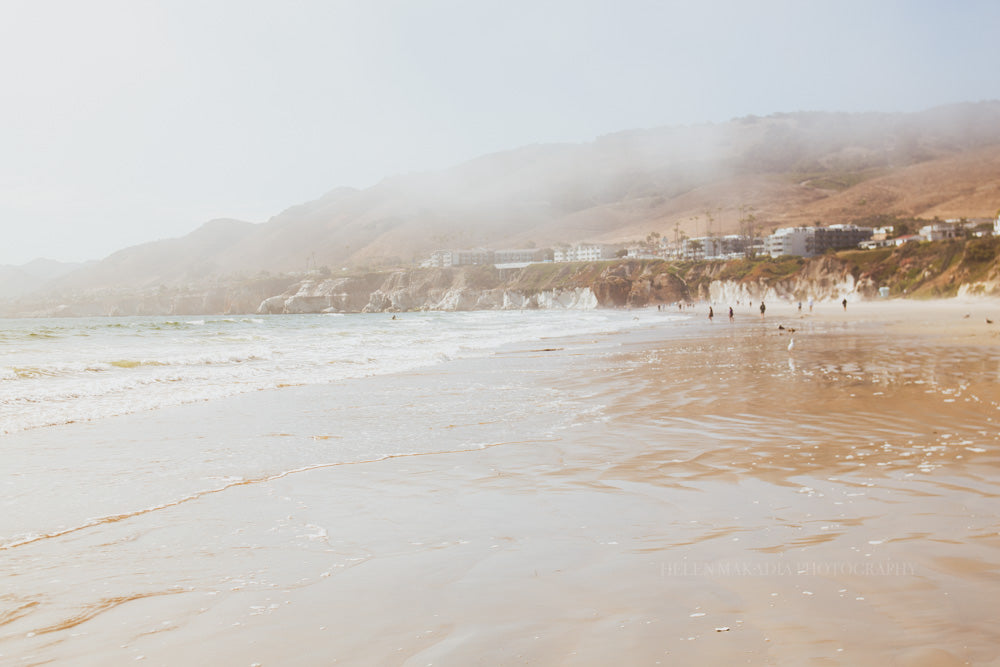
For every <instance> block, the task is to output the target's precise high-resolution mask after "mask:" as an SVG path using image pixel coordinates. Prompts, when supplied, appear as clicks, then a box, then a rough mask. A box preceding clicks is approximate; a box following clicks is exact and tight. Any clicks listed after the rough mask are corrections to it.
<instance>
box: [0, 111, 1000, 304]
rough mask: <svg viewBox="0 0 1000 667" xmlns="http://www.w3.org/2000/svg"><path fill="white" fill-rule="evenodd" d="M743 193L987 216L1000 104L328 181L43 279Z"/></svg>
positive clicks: (561, 150) (836, 118)
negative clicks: (342, 183)
mask: <svg viewBox="0 0 1000 667" xmlns="http://www.w3.org/2000/svg"><path fill="white" fill-rule="evenodd" d="M741 207H752V208H753V209H754V211H755V214H756V216H757V218H758V219H759V221H760V223H761V226H762V228H763V229H764V230H765V231H766V230H767V229H769V228H774V227H777V226H787V225H792V224H813V223H814V222H817V221H818V222H821V223H823V224H831V223H842V222H850V221H853V220H857V219H863V218H866V217H869V216H872V215H877V214H894V215H900V216H906V217H925V218H932V217H935V216H938V217H941V218H952V217H992V216H995V215H996V213H997V209H998V208H1000V102H997V101H989V102H979V103H968V104H958V105H952V106H947V107H940V108H935V109H930V110H928V111H924V112H920V113H908V114H902V113H891V114H890V113H858V114H849V113H825V112H801V113H780V114H774V115H771V116H767V117H753V116H751V117H745V118H738V119H734V120H732V121H730V122H727V123H721V124H704V125H695V126H688V127H663V128H654V129H646V130H629V131H623V132H619V133H615V134H610V135H607V136H603V137H600V138H597V139H595V140H594V141H592V142H589V143H584V144H554V145H535V146H526V147H522V148H517V149H514V150H510V151H505V152H501V153H496V154H492V155H486V156H482V157H479V158H476V159H473V160H470V161H468V162H465V163H463V164H460V165H457V166H455V167H453V168H451V169H447V170H444V171H440V172H433V173H422V174H414V175H407V176H397V177H392V178H387V179H385V180H383V181H382V182H381V183H379V184H377V185H375V186H373V187H371V188H367V189H364V190H355V189H351V188H337V189H334V190H331V191H330V192H329V193H327V194H326V195H324V196H323V197H320V198H319V199H316V200H314V201H311V202H305V203H303V204H300V205H297V206H294V207H291V208H289V209H287V210H286V211H284V212H282V213H280V214H278V215H276V216H275V217H273V218H271V219H270V220H269V221H267V222H266V223H261V224H251V223H247V222H241V221H238V220H213V221H211V222H208V223H206V224H205V225H204V226H202V227H201V228H199V229H198V230H196V231H194V232H192V233H191V234H189V235H187V236H185V237H182V238H179V239H170V240H164V241H154V242H151V243H146V244H143V245H139V246H134V247H131V248H126V249H124V250H121V251H118V252H116V253H114V254H113V255H111V256H109V257H107V258H106V259H104V260H102V261H101V262H98V263H96V264H92V265H88V266H85V267H82V268H79V269H78V270H76V271H74V272H73V273H72V274H71V275H68V276H63V277H62V278H57V279H56V280H55V281H54V282H53V283H52V284H53V286H54V287H55V288H57V289H61V290H64V291H73V290H83V289H99V288H116V287H123V286H128V287H132V288H137V287H138V288H142V287H146V288H149V287H156V286H158V285H166V286H175V285H185V284H201V283H209V282H211V281H215V280H218V279H222V278H225V279H232V278H239V277H253V276H259V275H261V274H262V273H263V272H271V273H283V272H301V271H304V270H307V269H312V268H319V267H327V268H329V269H332V270H334V271H339V270H340V268H341V267H352V268H360V267H372V268H377V267H385V266H392V265H400V264H409V263H414V262H417V261H419V260H420V259H422V258H424V257H426V256H427V255H428V254H429V253H430V252H431V251H433V250H435V249H438V248H444V247H475V246H488V247H494V248H497V247H511V246H514V247H517V246H524V245H527V244H531V243H534V244H536V245H538V246H544V245H551V244H556V243H560V242H564V243H572V242H577V241H584V240H587V241H607V242H611V241H622V240H629V239H638V238H643V237H645V236H646V235H647V234H648V233H650V232H654V231H655V232H659V233H660V234H663V235H665V236H671V235H673V234H675V233H680V232H683V233H686V234H688V235H692V236H695V235H702V234H705V233H706V232H712V233H728V232H732V231H735V229H736V225H737V220H738V217H739V215H740V213H739V211H740V209H741ZM15 282H16V281H15ZM4 284H5V285H6V284H7V281H6V279H5V280H4ZM11 284H14V282H12V283H11Z"/></svg>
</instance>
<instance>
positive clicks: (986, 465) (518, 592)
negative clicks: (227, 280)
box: [0, 320, 1000, 665]
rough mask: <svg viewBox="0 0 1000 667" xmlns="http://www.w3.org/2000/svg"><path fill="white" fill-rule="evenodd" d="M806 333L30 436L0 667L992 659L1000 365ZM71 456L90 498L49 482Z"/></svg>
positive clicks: (446, 372)
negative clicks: (45, 665) (89, 475)
mask: <svg viewBox="0 0 1000 667" xmlns="http://www.w3.org/2000/svg"><path fill="white" fill-rule="evenodd" d="M798 326H799V331H797V332H796V333H795V345H794V347H793V350H792V351H789V350H788V349H787V348H788V342H789V340H790V339H789V336H788V334H787V333H784V332H781V331H779V330H777V329H776V326H775V323H773V322H770V321H769V322H767V323H761V322H759V321H756V320H755V321H753V322H738V323H736V324H734V325H730V324H728V323H718V322H716V323H714V324H708V323H706V322H694V323H691V324H689V325H687V326H683V327H671V328H666V327H663V328H660V329H657V328H652V329H644V330H641V331H633V332H631V333H620V334H615V335H614V336H595V337H590V338H588V337H582V338H577V339H564V340H561V341H556V342H551V341H547V342H546V344H545V347H544V350H543V349H542V348H540V347H538V346H521V347H514V348H510V349H508V350H505V351H503V352H501V353H497V354H495V355H493V356H492V357H490V358H488V359H481V360H470V361H463V362H453V363H450V364H442V365H439V366H435V367H434V368H429V369H425V370H422V371H410V372H405V373H396V374H390V375H386V376H382V377H376V378H367V379H358V380H352V381H348V382H345V383H342V384H332V385H324V386H314V387H296V388H290V389H285V390H281V391H277V392H256V393H254V394H248V395H244V396H239V397H234V398H229V399H223V400H221V401H216V402H214V403H210V404H204V405H194V406H178V407H174V408H169V409H164V410H160V411H157V412H154V413H145V414H136V415H131V416H128V417H123V418H119V419H117V420H111V421H109V422H104V423H99V424H71V425H67V426H64V427H58V428H55V429H49V430H44V429H43V430H39V431H35V432H31V433H23V434H19V435H18V436H17V437H16V438H15V439H11V440H8V443H15V445H16V447H15V448H14V449H16V452H17V455H18V457H19V458H18V459H17V461H18V463H19V466H18V468H17V470H16V471H15V473H17V472H18V471H19V472H20V473H21V475H20V476H16V475H15V476H14V477H7V479H8V480H12V481H11V482H10V484H9V485H8V487H7V488H8V490H13V491H14V492H12V493H8V494H6V495H5V496H4V502H5V503H6V508H7V510H8V511H7V513H6V515H5V516H6V517H13V518H7V519H5V520H6V521H15V522H17V521H22V524H18V525H23V526H27V525H29V523H30V524H31V525H36V526H42V529H41V530H38V529H37V528H36V529H35V530H36V532H38V533H39V535H38V536H39V537H42V539H33V538H32V537H31V536H30V535H27V534H26V530H27V529H21V530H20V531H8V532H7V534H8V535H11V534H15V533H18V532H19V533H20V535H21V537H20V541H19V542H16V543H11V542H8V543H7V548H5V549H3V550H0V658H4V659H8V660H11V661H13V664H19V663H23V664H31V663H33V662H44V661H45V660H56V661H63V662H72V663H75V664H124V663H126V662H128V663H132V662H133V661H134V660H136V659H139V658H142V659H144V660H146V661H147V664H149V663H151V664H177V663H178V662H184V661H192V660H193V661H198V660H202V661H204V660H205V659H209V658H210V659H211V661H213V662H215V663H216V664H234V665H249V664H252V663H260V664H300V665H310V664H329V663H330V662H333V661H334V660H335V659H336V660H339V661H343V662H348V663H351V664H358V663H360V664H403V663H407V664H428V663H431V662H433V663H435V664H472V663H474V662H476V661H479V662H482V663H483V664H501V663H511V662H519V663H523V662H527V663H529V664H608V662H610V661H618V662H626V663H629V664H656V663H657V662H658V661H659V662H661V664H737V663H749V664H845V665H884V664H892V661H896V664H906V665H918V664H963V662H966V661H968V662H971V663H973V664H989V663H990V662H991V661H997V660H998V659H1000V632H998V630H997V629H996V628H995V627H994V623H993V621H994V611H993V610H994V607H995V604H994V601H995V599H996V597H997V595H998V594H1000V578H998V576H997V566H996V563H997V562H998V560H1000V559H998V549H1000V523H998V516H1000V512H998V510H1000V501H998V498H1000V477H998V475H997V472H998V467H1000V442H998V433H997V428H996V422H997V419H998V418H1000V411H998V407H1000V390H998V385H997V379H998V372H1000V355H998V353H997V350H996V348H990V349H987V348H977V347H971V346H965V347H955V346H948V345H945V344H943V343H940V342H934V341H933V340H931V339H928V338H927V337H913V338H906V337H901V336H900V335H899V334H893V335H892V336H889V335H888V334H887V333H885V331H884V330H882V329H879V328H877V327H870V326H866V325H863V324H850V323H830V322H828V323H821V322H818V323H815V324H810V323H809V322H807V321H803V322H802V323H801V324H799V325H798ZM83 444H88V445H91V447H90V449H91V450H95V451H106V452H110V453H109V454H108V455H107V457H104V458H102V457H101V456H93V457H91V458H83V459H74V460H73V461H72V463H71V464H68V465H73V466H80V467H81V469H82V470H92V471H95V478H96V479H100V480H101V482H102V483H101V484H100V485H96V486H95V485H92V484H88V483H87V481H86V480H85V479H83V478H80V477H79V476H78V475H76V474H75V473H73V471H68V472H67V474H60V473H58V470H57V471H56V473H57V477H60V478H61V479H77V482H75V485H76V486H75V487H74V486H73V485H70V487H69V488H66V489H57V488H46V487H45V485H44V480H45V477H44V476H40V475H35V474H32V471H35V472H37V471H38V470H39V469H40V466H43V465H53V466H56V467H58V462H56V461H54V459H53V458H52V456H51V454H52V452H53V451H56V452H57V451H60V449H63V450H65V449H67V448H68V449H69V451H74V452H80V451H86V448H81V447H79V446H78V445H83ZM93 445H99V447H94V446H93ZM10 451H11V450H8V453H9V452H10ZM401 454H405V455H406V456H400V455H401ZM185 457H194V458H193V459H192V460H196V461H197V465H194V464H191V463H190V462H188V463H184V464H179V465H173V464H172V463H171V462H184V461H185ZM7 460H11V459H7ZM8 470H9V469H8ZM5 472H7V471H5ZM77 472H78V471H77ZM79 498H85V499H86V503H85V507H84V508H82V509H81V508H77V507H76V506H75V505H74V499H79ZM137 499H141V500H142V502H141V503H137V502H136V500H137ZM116 508H125V511H122V510H119V509H116ZM19 515H24V516H30V517H31V520H30V522H29V521H28V520H27V519H23V520H22V519H21V518H20V516H19ZM93 517H98V520H96V521H90V519H92V518H93ZM45 534H48V535H50V536H49V537H45V536H44V535H45Z"/></svg>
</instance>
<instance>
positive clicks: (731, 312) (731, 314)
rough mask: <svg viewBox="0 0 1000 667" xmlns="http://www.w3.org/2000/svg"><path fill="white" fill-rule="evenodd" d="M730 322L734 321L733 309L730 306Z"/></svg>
mask: <svg viewBox="0 0 1000 667" xmlns="http://www.w3.org/2000/svg"><path fill="white" fill-rule="evenodd" d="M729 321H730V322H732V321H733V307H732V306H729Z"/></svg>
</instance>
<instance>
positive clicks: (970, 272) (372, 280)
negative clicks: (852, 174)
mask: <svg viewBox="0 0 1000 667" xmlns="http://www.w3.org/2000/svg"><path fill="white" fill-rule="evenodd" d="M910 245H911V246H912V247H904V248H899V249H895V250H885V251H871V252H868V253H863V252H857V253H850V252H848V253H841V254H838V255H825V256H823V257H817V258H813V259H802V258H779V259H777V260H769V259H764V260H736V261H732V262H694V263H681V264H674V263H669V262H666V261H663V260H617V261H605V262H592V263H584V262H581V263H559V264H555V263H539V264H531V265H529V266H527V267H525V268H522V269H505V270H499V269H496V268H494V267H492V266H469V267H452V268H439V269H409V270H397V271H390V272H385V273H368V274H363V275H353V276H336V277H334V276H321V275H318V274H314V275H310V276H307V277H301V276H300V277H292V276H274V277H270V276H264V277H258V278H255V279H251V280H242V281H237V280H234V281H233V282H231V283H228V284H216V285H213V286H210V287H203V288H195V287H191V288H185V289H166V288H163V287H161V288H158V289H155V290H146V291H142V290H135V291H128V290H116V291H114V292H110V291H106V292H101V293H99V294H96V295H95V294H89V295H68V296H67V297H66V298H65V299H64V296H63V295H58V296H56V297H54V298H57V299H59V300H58V301H54V300H53V301H49V302H48V303H45V304H23V305H22V304H14V307H13V309H12V308H7V309H6V310H5V311H3V314H6V315H16V316H53V315H56V316H58V315H65V316H79V315H211V314H252V313H267V314H283V313H287V314H295V313H330V312H339V313H362V312H367V313H378V312H402V311H419V310H442V311H455V310H522V309H532V308H574V309H587V308H641V307H644V306H649V305H657V304H674V303H677V302H694V301H700V300H709V301H712V302H714V303H718V304H727V303H728V304H735V303H737V302H748V301H761V300H763V301H765V302H766V301H781V300H785V301H806V300H808V299H812V300H815V301H825V300H835V301H840V300H841V299H844V298H847V299H848V300H856V299H864V298H874V297H876V296H877V295H878V291H879V289H880V288H888V289H889V290H890V294H891V295H892V296H928V297H937V296H955V295H956V294H957V295H965V294H982V295H987V294H996V293H997V292H998V290H1000V261H998V256H1000V239H996V240H975V241H970V242H968V243H964V242H947V243H944V242H943V243H941V244H939V245H935V244H910ZM18 307H20V308H19V309H17V308H18Z"/></svg>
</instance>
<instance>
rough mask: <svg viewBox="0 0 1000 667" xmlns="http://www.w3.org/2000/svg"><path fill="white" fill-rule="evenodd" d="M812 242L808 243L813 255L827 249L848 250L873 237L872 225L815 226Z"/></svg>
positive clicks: (807, 246) (808, 248) (807, 245)
mask: <svg viewBox="0 0 1000 667" xmlns="http://www.w3.org/2000/svg"><path fill="white" fill-rule="evenodd" d="M812 229H813V237H812V243H811V244H810V243H808V242H807V243H806V249H807V250H809V251H810V253H811V255H822V254H823V253H824V252H826V251H827V250H847V249H848V248H857V247H858V245H859V244H860V243H861V242H862V241H867V240H868V239H870V238H871V237H872V229H871V227H858V226H857V225H830V226H829V227H813V228H812ZM811 255H810V256H811Z"/></svg>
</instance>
